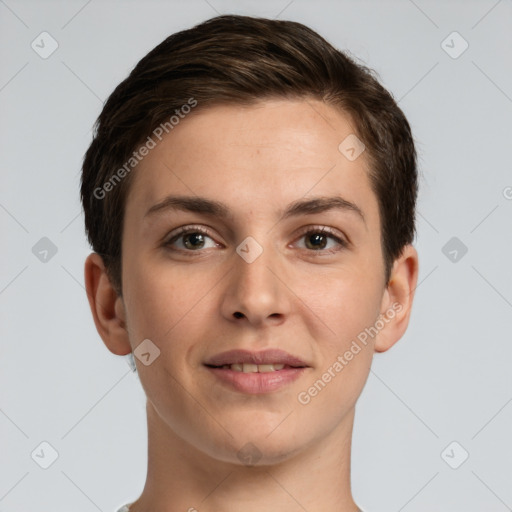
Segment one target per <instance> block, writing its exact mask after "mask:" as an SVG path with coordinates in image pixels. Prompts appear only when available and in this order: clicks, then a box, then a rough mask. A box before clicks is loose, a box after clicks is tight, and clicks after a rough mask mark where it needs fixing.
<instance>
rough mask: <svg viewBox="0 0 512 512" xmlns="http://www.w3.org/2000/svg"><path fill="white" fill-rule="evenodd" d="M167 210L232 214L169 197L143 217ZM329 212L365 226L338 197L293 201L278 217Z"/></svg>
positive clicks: (214, 204)
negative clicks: (346, 215) (350, 216)
mask: <svg viewBox="0 0 512 512" xmlns="http://www.w3.org/2000/svg"><path fill="white" fill-rule="evenodd" d="M169 210H183V211H188V212H193V213H201V214H205V215H211V216H213V217H219V218H221V219H233V218H234V214H233V213H232V212H231V210H230V209H229V208H228V206H227V205H225V204H224V203H221V202H219V201H215V200H213V199H208V198H206V197H199V196H177V195H169V196H167V197H165V198H164V199H163V200H162V201H160V202H158V203H156V204H154V205H153V206H152V207H151V208H150V209H149V210H148V211H147V212H146V214H145V215H144V217H148V216H152V215H154V214H156V213H159V212H160V213H162V212H164V211H169ZM330 210H341V211H346V212H354V213H355V214H356V215H357V216H358V217H359V218H360V219H361V220H362V221H363V222H364V224H365V225H366V220H365V217H364V213H363V211H362V210H361V209H360V208H359V207H358V206H357V205H356V204H355V203H352V202H350V201H348V200H346V199H344V198H343V197H340V196H327V197H314V198H311V199H303V200H298V201H294V202H293V203H290V204H289V205H287V207H286V209H285V210H284V211H283V210H281V211H280V212H279V213H280V216H282V218H283V219H288V218H290V217H298V216H300V215H313V214H315V213H322V212H327V211H330Z"/></svg>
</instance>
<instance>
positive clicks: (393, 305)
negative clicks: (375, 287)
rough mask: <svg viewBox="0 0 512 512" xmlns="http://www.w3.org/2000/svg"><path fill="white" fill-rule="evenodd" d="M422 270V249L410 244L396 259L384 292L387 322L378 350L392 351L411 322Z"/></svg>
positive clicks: (384, 309) (379, 337)
mask: <svg viewBox="0 0 512 512" xmlns="http://www.w3.org/2000/svg"><path fill="white" fill-rule="evenodd" d="M418 270H419V261H418V252H417V251H416V249H415V248H414V247H413V246H412V245H410V244H409V245H407V246H405V248H404V250H403V251H402V254H401V256H400V257H399V258H397V259H396V260H395V262H394V264H393V269H392V272H391V276H390V279H389V282H388V284H387V287H386V290H385V291H384V296H383V299H382V305H381V315H382V316H383V317H384V319H383V320H384V322H385V323H386V325H385V328H384V329H383V330H382V331H381V332H379V334H378V336H377V338H376V342H375V351H376V352H385V351H386V350H389V349H390V348H391V347H392V346H393V345H394V344H395V343H396V342H397V341H398V340H399V339H400V338H401V337H402V336H403V335H404V333H405V331H406V329H407V326H408V325H409V318H410V315H411V310H412V304H413V299H414V292H415V290H416V284H417V281H418ZM386 320H387V322H386Z"/></svg>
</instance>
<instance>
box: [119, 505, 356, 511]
mask: <svg viewBox="0 0 512 512" xmlns="http://www.w3.org/2000/svg"><path fill="white" fill-rule="evenodd" d="M359 510H360V512H364V510H363V509H362V508H360V509H359ZM117 512H130V509H129V507H128V505H123V506H122V507H121V508H120V509H119V510H118V511H117Z"/></svg>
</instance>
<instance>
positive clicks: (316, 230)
mask: <svg viewBox="0 0 512 512" xmlns="http://www.w3.org/2000/svg"><path fill="white" fill-rule="evenodd" d="M190 233H201V234H203V235H207V236H208V237H210V238H212V240H213V237H212V236H211V235H210V233H209V231H208V230H206V229H204V228H203V227H201V226H189V227H182V228H179V230H178V232H176V233H175V234H174V235H173V236H172V237H171V238H170V239H169V240H167V241H166V242H164V244H163V245H164V247H166V248H168V249H169V250H172V251H176V252H181V253H188V254H190V253H197V252H201V249H198V250H190V249H173V248H172V247H171V244H173V243H174V242H175V241H176V240H178V239H179V238H180V237H183V236H184V235H186V234H190ZM312 234H320V235H323V236H326V237H327V238H330V239H332V240H335V241H336V242H337V243H338V244H339V246H340V247H339V248H336V249H328V250H324V249H318V250H315V249H307V248H306V249H305V250H306V251H308V252H312V253H323V254H334V253H337V252H339V251H341V250H343V249H346V248H347V247H348V242H346V241H345V240H343V239H342V238H340V237H338V236H337V235H336V234H334V232H333V231H332V230H331V229H330V228H327V227H325V226H308V227H307V228H306V230H305V231H303V232H301V234H300V236H299V238H303V237H305V236H306V235H312ZM188 254H187V255H188ZM190 255H192V254H190Z"/></svg>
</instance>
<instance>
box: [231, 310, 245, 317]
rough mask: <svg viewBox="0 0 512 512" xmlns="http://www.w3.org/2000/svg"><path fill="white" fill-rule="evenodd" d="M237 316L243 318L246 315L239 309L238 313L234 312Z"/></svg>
mask: <svg viewBox="0 0 512 512" xmlns="http://www.w3.org/2000/svg"><path fill="white" fill-rule="evenodd" d="M233 314H234V315H235V317H236V318H242V317H243V316H244V314H243V313H240V311H237V312H236V313H233Z"/></svg>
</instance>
